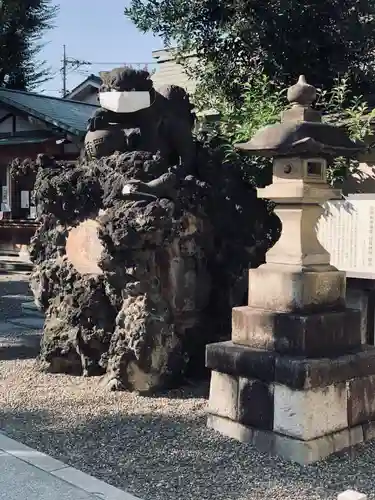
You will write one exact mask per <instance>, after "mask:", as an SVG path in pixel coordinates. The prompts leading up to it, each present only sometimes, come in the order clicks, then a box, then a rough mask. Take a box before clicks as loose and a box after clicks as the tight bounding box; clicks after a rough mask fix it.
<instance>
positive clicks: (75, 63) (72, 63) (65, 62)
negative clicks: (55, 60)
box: [60, 45, 91, 97]
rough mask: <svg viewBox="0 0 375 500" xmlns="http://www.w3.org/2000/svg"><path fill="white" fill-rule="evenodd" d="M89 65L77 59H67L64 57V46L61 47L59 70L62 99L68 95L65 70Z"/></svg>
mask: <svg viewBox="0 0 375 500" xmlns="http://www.w3.org/2000/svg"><path fill="white" fill-rule="evenodd" d="M90 65H91V63H89V62H88V61H80V60H79V59H73V58H71V57H67V55H66V45H64V47H63V59H62V68H61V70H60V71H61V74H62V91H61V94H62V97H66V95H67V94H68V90H67V73H68V72H67V70H68V67H72V68H73V70H75V69H78V68H80V67H81V66H90Z"/></svg>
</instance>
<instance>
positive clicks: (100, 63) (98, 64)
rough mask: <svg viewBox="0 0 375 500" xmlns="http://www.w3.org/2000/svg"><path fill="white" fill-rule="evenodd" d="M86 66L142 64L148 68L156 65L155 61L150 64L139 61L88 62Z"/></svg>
mask: <svg viewBox="0 0 375 500" xmlns="http://www.w3.org/2000/svg"><path fill="white" fill-rule="evenodd" d="M86 64H88V65H89V66H106V65H109V64H111V65H113V66H115V65H117V64H126V65H129V66H132V65H134V66H138V65H141V64H143V65H145V66H148V65H150V64H157V62H156V61H152V62H142V61H140V62H125V61H117V62H91V61H90V62H88V63H86Z"/></svg>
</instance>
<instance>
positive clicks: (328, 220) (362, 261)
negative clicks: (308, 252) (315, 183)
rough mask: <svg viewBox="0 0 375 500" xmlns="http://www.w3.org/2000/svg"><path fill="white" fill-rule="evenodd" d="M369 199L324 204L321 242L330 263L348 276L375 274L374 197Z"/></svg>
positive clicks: (354, 198)
mask: <svg viewBox="0 0 375 500" xmlns="http://www.w3.org/2000/svg"><path fill="white" fill-rule="evenodd" d="M365 196H366V195H365ZM369 196H371V195H367V197H366V198H363V197H360V196H358V197H356V196H355V195H353V197H349V198H348V199H346V200H332V201H329V202H327V203H325V204H324V205H323V208H324V210H325V213H324V215H323V216H322V217H321V218H320V219H319V222H318V227H317V235H318V239H319V241H320V243H321V245H322V246H323V247H324V248H325V249H326V250H327V251H328V252H329V253H330V254H331V264H332V265H333V266H335V267H337V268H338V269H340V270H341V271H346V272H347V273H348V274H349V275H350V273H353V274H355V273H371V274H375V197H374V198H373V199H371V198H369Z"/></svg>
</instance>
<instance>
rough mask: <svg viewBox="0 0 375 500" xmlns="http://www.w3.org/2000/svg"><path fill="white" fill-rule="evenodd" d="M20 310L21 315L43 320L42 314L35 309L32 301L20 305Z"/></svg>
mask: <svg viewBox="0 0 375 500" xmlns="http://www.w3.org/2000/svg"><path fill="white" fill-rule="evenodd" d="M21 309H22V312H23V314H25V315H26V316H30V317H33V318H41V319H43V318H44V314H43V313H42V312H41V311H39V309H38V308H37V307H36V305H35V304H34V302H33V301H32V300H28V301H27V302H22V304H21Z"/></svg>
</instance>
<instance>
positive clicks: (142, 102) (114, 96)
mask: <svg viewBox="0 0 375 500" xmlns="http://www.w3.org/2000/svg"><path fill="white" fill-rule="evenodd" d="M99 101H100V105H101V107H102V108H104V109H107V110H109V111H113V112H114V113H134V112H135V111H140V110H141V109H145V108H149V107H150V104H151V100H150V93H149V92H143V91H134V90H133V91H131V92H117V91H112V92H99Z"/></svg>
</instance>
